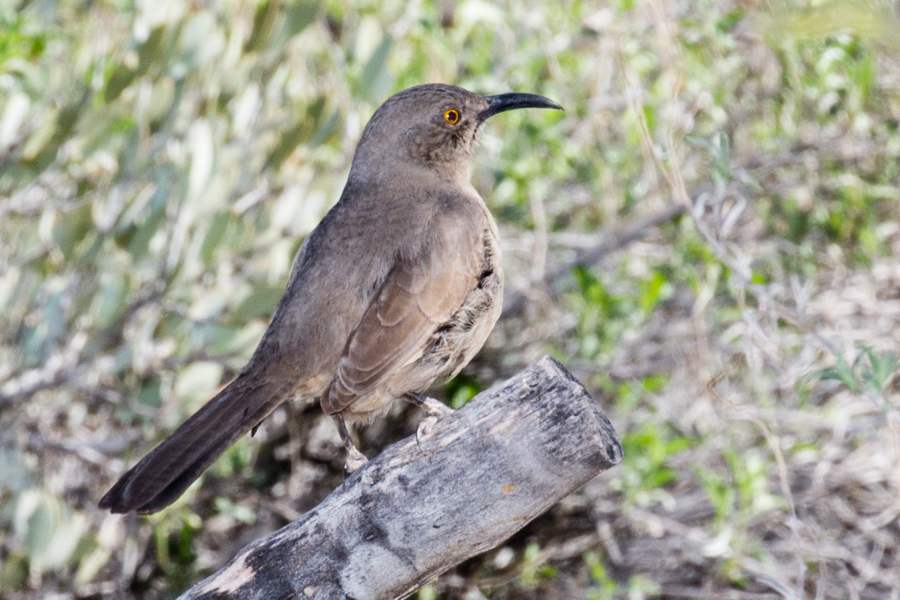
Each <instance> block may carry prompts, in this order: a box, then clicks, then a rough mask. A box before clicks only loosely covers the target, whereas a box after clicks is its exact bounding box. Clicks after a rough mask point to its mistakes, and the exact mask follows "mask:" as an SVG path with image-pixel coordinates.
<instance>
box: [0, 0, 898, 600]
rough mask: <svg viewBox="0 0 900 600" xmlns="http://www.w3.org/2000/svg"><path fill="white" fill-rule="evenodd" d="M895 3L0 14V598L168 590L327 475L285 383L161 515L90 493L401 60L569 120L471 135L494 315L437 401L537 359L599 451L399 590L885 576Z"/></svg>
mask: <svg viewBox="0 0 900 600" xmlns="http://www.w3.org/2000/svg"><path fill="white" fill-rule="evenodd" d="M898 18H900V7H898V5H897V4H896V2H888V1H881V2H879V1H877V0H872V1H870V2H864V1H862V0H860V1H850V0H845V1H831V2H829V1H811V2H808V3H807V2H788V1H785V0H769V1H768V2H761V1H757V0H726V1H723V2H711V1H708V0H700V1H687V0H610V1H608V2H607V1H601V0H581V1H579V0H574V1H564V2H551V1H547V0H509V1H507V2H503V3H492V2H488V1H487V0H462V1H455V0H413V1H411V2H407V1H398V0H384V1H381V2H375V1H363V2H356V3H351V2H347V1H345V0H299V1H297V2H290V1H281V0H263V1H261V2H257V1H254V0H247V1H245V0H222V1H221V2H217V3H204V2H190V1H187V0H156V1H153V2H150V1H145V2H137V3H131V2H127V1H124V0H97V1H81V0H59V1H54V0H33V1H28V0H24V1H23V0H0V597H2V598H9V599H25V598H59V599H63V598H148V599H150V598H153V599H155V598H174V597H176V596H177V595H178V594H179V593H180V592H181V591H183V590H184V589H186V588H187V587H188V586H189V585H190V584H191V583H193V582H195V581H197V580H198V579H199V578H201V577H203V576H204V575H206V574H209V573H211V572H212V571H214V570H215V569H217V568H218V567H220V566H221V565H223V564H224V562H225V561H227V559H228V558H229V557H230V556H231V555H232V554H233V553H234V552H235V551H236V550H238V549H239V548H240V547H241V546H243V545H244V544H246V543H248V542H249V541H251V540H253V539H255V538H257V537H259V536H261V535H264V534H265V533H267V532H270V531H272V530H274V529H276V528H278V527H280V526H281V525H283V524H285V523H286V522H287V521H289V520H291V519H293V518H296V517H297V516H298V515H300V514H302V512H303V511H305V510H308V509H309V508H310V507H312V506H314V505H315V504H316V503H317V502H318V501H320V500H321V499H322V498H323V497H324V496H325V495H327V494H328V492H329V491H330V490H331V489H333V488H334V487H335V486H336V485H338V484H339V483H340V481H341V472H340V466H341V464H342V460H343V454H342V452H341V451H340V444H339V442H338V440H337V436H336V433H335V432H334V431H333V429H332V426H331V424H330V422H329V421H328V420H327V419H325V418H324V417H323V416H322V415H321V412H320V411H319V410H318V409H317V408H316V407H301V406H288V407H283V408H282V409H279V411H278V412H276V413H275V414H274V415H273V416H272V417H271V418H270V419H269V420H268V421H267V422H266V423H265V425H264V426H263V428H262V429H261V430H260V432H259V434H257V436H256V437H255V438H254V439H252V440H251V439H250V438H249V437H247V438H245V439H243V440H241V441H240V442H239V443H238V444H237V445H236V446H235V447H233V448H232V449H231V450H229V451H228V453H227V454H226V455H225V456H224V457H223V458H222V459H221V460H220V461H219V462H218V463H216V465H215V466H214V467H213V468H212V469H211V470H210V472H208V473H207V474H206V476H205V477H204V478H203V480H202V481H201V484H200V485H195V486H194V487H192V488H191V489H190V490H189V492H188V493H187V494H186V495H185V496H184V497H183V498H182V499H181V500H180V501H179V502H178V503H177V504H176V505H175V506H173V507H171V508H170V509H168V510H166V511H164V512H162V513H161V514H157V515H154V516H152V517H150V518H137V517H134V516H128V517H121V516H111V515H108V514H105V513H103V512H101V511H99V510H98V509H97V508H96V502H97V500H98V499H99V498H100V496H101V495H102V493H103V491H105V489H106V488H107V487H108V486H109V485H110V484H111V483H112V482H113V481H114V480H115V479H116V478H117V477H118V476H119V475H120V474H121V473H122V472H123V471H124V470H125V468H126V467H127V466H128V465H130V464H132V463H133V461H135V460H136V459H137V458H139V457H140V456H141V455H143V454H144V453H145V452H146V451H148V450H149V449H150V448H151V447H152V446H153V445H154V444H155V443H156V442H158V441H159V440H161V439H162V438H163V437H164V436H165V435H166V434H167V433H168V432H170V431H171V430H172V429H173V428H174V427H176V426H177V425H178V424H179V423H180V422H181V421H182V420H183V419H184V418H185V417H186V416H187V415H189V414H190V413H192V412H193V411H194V410H196V409H197V408H198V407H199V406H200V405H201V404H202V403H203V402H204V401H205V400H206V399H207V398H208V397H209V396H210V395H211V394H212V393H213V391H214V390H215V389H216V388H217V387H218V386H220V385H222V384H223V383H225V382H227V381H228V380H229V379H230V378H231V377H233V376H234V375H235V374H236V373H237V372H238V370H239V369H240V368H241V366H242V365H243V364H244V361H246V359H247V358H248V357H249V356H250V353H251V352H252V350H253V349H254V347H255V344H256V342H257V341H258V339H259V338H260V336H261V334H262V332H263V330H264V328H265V326H266V324H267V319H268V317H269V316H270V315H271V312H272V310H273V308H274V306H275V303H276V302H277V300H278V298H279V297H280V295H281V293H282V290H283V286H284V285H285V282H286V280H287V276H288V272H289V269H290V265H291V262H292V260H293V256H294V254H295V252H296V251H297V249H298V248H299V246H300V244H301V242H302V240H303V238H304V236H305V235H306V234H308V233H309V232H310V231H311V230H312V228H313V227H314V226H315V224H316V223H317V222H318V220H319V219H320V218H321V217H322V216H323V215H324V213H325V212H326V211H327V210H328V208H329V207H330V206H331V205H332V204H333V203H334V202H335V201H336V200H337V198H338V196H339V194H340V191H341V189H342V186H343V183H344V179H345V177H346V173H347V170H348V168H349V160H350V158H351V156H352V151H353V148H354V146H355V143H356V140H357V139H358V137H359V135H360V132H361V130H362V127H363V126H364V125H365V122H366V121H367V119H368V117H369V116H370V115H371V114H372V112H373V111H374V110H375V108H377V106H378V104H379V103H380V102H381V101H383V100H384V99H385V98H386V97H387V96H389V95H390V94H391V93H393V92H395V91H398V90H400V89H402V88H405V87H408V86H412V85H415V84H419V83H424V82H447V83H453V84H457V85H461V86H463V87H466V88H469V89H472V90H474V91H478V92H481V93H485V94H489V93H501V92H506V91H520V92H535V93H541V94H544V95H547V96H549V97H551V98H553V99H555V100H557V101H559V102H560V103H561V104H562V105H563V106H565V107H566V112H565V113H564V114H547V113H544V112H539V111H523V112H520V113H510V114H507V115H504V116H503V117H501V118H497V119H494V120H492V121H491V122H490V124H489V126H488V127H486V128H485V133H484V135H483V137H482V143H481V146H480V148H479V150H478V154H477V158H476V160H475V161H474V166H473V169H472V178H473V182H474V184H475V186H476V187H477V188H478V189H479V190H480V191H481V193H482V195H483V196H484V197H485V198H486V199H487V201H488V204H489V206H490V207H491V209H492V210H493V212H494V214H495V216H496V217H497V220H498V222H499V224H500V228H501V234H502V236H503V242H504V252H505V266H506V270H507V281H508V285H507V310H506V311H505V315H504V317H503V319H502V320H501V323H500V325H498V328H497V330H496V331H495V332H494V334H493V335H492V337H491V339H490V340H489V342H488V345H487V347H486V348H485V350H484V351H482V353H481V354H480V355H479V357H478V358H477V359H476V360H475V362H473V364H472V365H470V367H469V368H467V369H466V371H465V372H464V373H463V375H461V376H460V377H459V378H457V379H456V380H454V381H453V382H451V383H450V384H448V385H447V386H446V387H445V388H444V389H442V390H436V391H435V393H436V394H438V395H443V397H445V398H446V399H447V400H448V401H449V402H451V403H452V404H453V405H454V406H460V405H462V404H463V403H464V402H465V401H466V400H468V399H469V398H471V396H472V395H474V394H475V393H477V391H478V390H480V389H482V388H485V387H487V386H489V385H491V384H493V383H494V382H496V381H500V380H503V379H505V378H507V377H508V376H510V375H511V374H513V373H515V372H516V371H518V370H520V369H521V368H523V367H524V366H526V365H527V364H529V363H531V362H532V361H533V360H535V359H536V358H538V357H539V356H541V355H542V354H545V353H551V354H553V355H554V356H556V357H557V358H559V359H560V360H561V361H562V362H563V363H564V364H566V365H567V366H568V367H569V368H570V369H572V370H573V372H574V373H575V374H576V375H577V376H578V377H579V378H580V379H581V380H582V381H583V382H584V383H585V384H586V385H587V386H588V388H589V389H590V390H591V392H592V393H594V394H595V396H596V397H597V399H598V401H600V402H602V404H603V406H604V407H605V409H606V410H607V411H608V413H609V414H610V416H611V418H612V421H613V423H614V424H615V426H616V428H617V430H618V431H619V432H620V434H621V435H622V436H623V440H624V443H625V447H626V458H625V461H624V462H623V464H621V465H620V466H619V467H617V468H616V469H613V470H612V471H610V472H608V473H605V474H603V475H602V476H601V477H599V478H598V479H597V480H595V481H594V482H591V483H590V484H589V485H587V486H586V487H585V488H584V489H582V490H579V491H578V492H577V493H575V494H573V495H572V496H571V497H570V498H568V499H567V500H565V501H564V502H562V503H560V504H559V505H558V506H556V507H554V508H553V509H552V510H551V511H550V512H548V513H547V514H546V515H545V516H543V517H541V518H540V519H538V520H537V521H535V522H534V523H532V524H530V525H529V526H528V527H526V529H524V530H523V531H522V532H521V533H519V534H517V535H516V536H515V537H514V538H513V539H511V540H510V541H509V542H508V543H506V544H504V545H503V546H502V547H501V548H498V549H496V550H494V551H491V552H489V553H487V554H485V555H482V556H479V557H476V558H474V559H472V560H470V561H467V562H466V563H464V564H463V565H460V566H459V567H458V568H456V569H454V570H453V571H451V572H449V573H447V574H445V575H444V576H442V577H441V578H440V579H439V580H438V581H437V582H436V583H434V584H432V585H429V586H428V587H427V588H425V589H423V590H421V591H420V592H419V594H418V597H419V598H421V599H423V600H434V599H437V598H442V599H455V598H459V599H465V600H477V599H480V598H491V599H513V598H559V599H567V600H568V599H573V598H585V599H591V600H605V599H613V598H629V599H633V598H634V599H636V598H734V599H759V600H763V599H780V598H788V599H796V598H816V599H820V598H822V599H824V598H828V599H831V598H835V599H838V598H840V599H845V598H873V599H876V598H877V599H884V598H898V597H900V523H898V515H900V381H898V379H900V378H898V351H900V261H898V258H897V256H898V252H900V131H898V121H900V57H898V53H900V42H898V40H900V21H898ZM419 417H420V415H418V414H416V413H415V411H413V410H412V409H410V408H408V407H405V406H397V407H396V411H395V413H394V414H393V415H392V416H391V417H390V418H388V419H385V420H384V421H383V422H379V423H378V424H375V425H373V426H372V427H370V428H368V429H366V430H365V431H363V432H361V433H362V444H363V449H364V451H366V452H368V453H369V454H370V455H371V454H373V453H376V452H378V451H379V450H380V449H381V448H383V447H384V446H385V445H387V444H389V443H390V442H392V441H395V440H397V439H399V438H400V437H401V436H404V435H408V434H410V433H411V432H412V431H414V427H415V423H416V421H417V419H418V418H419Z"/></svg>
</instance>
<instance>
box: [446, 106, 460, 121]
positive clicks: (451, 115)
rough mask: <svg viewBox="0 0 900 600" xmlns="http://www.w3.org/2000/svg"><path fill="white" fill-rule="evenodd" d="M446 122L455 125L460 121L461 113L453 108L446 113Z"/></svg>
mask: <svg viewBox="0 0 900 600" xmlns="http://www.w3.org/2000/svg"><path fill="white" fill-rule="evenodd" d="M444 120H445V121H447V122H448V123H450V124H451V125H453V124H455V123H456V122H457V121H459V112H458V111H456V110H454V109H452V108H451V109H450V110H448V111H447V112H445V113H444Z"/></svg>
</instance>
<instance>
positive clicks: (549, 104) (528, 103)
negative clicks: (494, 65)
mask: <svg viewBox="0 0 900 600" xmlns="http://www.w3.org/2000/svg"><path fill="white" fill-rule="evenodd" d="M484 99H485V100H487V103H488V106H487V108H486V109H484V110H483V111H481V112H480V113H478V120H479V121H484V120H485V119H488V118H490V117H493V116H494V115H496V114H497V113H502V112H506V111H508V110H515V109H517V108H554V109H556V110H562V109H563V107H562V106H560V105H559V104H557V103H556V102H554V101H553V100H551V99H550V98H544V97H543V96H538V95H537V94H500V95H499V96H485V97H484Z"/></svg>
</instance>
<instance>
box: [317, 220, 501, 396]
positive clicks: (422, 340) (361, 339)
mask: <svg viewBox="0 0 900 600" xmlns="http://www.w3.org/2000/svg"><path fill="white" fill-rule="evenodd" d="M468 216H469V217H470V218H465V215H464V214H453V213H451V214H445V215H443V216H442V218H440V219H437V220H436V221H435V222H434V223H433V224H432V226H431V227H430V228H429V232H428V234H427V235H426V236H424V237H425V239H426V241H427V243H426V244H425V245H424V247H423V248H422V250H421V251H419V252H418V253H416V254H415V255H412V256H403V254H402V253H401V254H400V255H398V257H397V259H396V261H395V263H394V265H393V267H392V269H391V271H390V272H389V273H388V276H387V278H386V279H385V281H384V284H383V285H382V286H381V288H380V289H379V291H378V292H377V293H376V294H375V296H374V297H373V300H372V303H371V304H370V305H369V307H368V308H367V309H366V312H365V313H364V314H363V317H362V319H361V320H360V322H359V325H358V326H357V327H356V330H355V331H354V332H353V334H352V335H351V336H350V339H349V340H348V342H347V345H346V347H345V349H344V353H343V355H342V357H341V359H340V362H339V363H338V367H337V371H336V372H335V376H334V379H333V380H332V383H331V386H330V387H329V389H328V391H327V392H326V393H325V394H324V395H323V396H322V398H321V404H322V408H323V410H324V411H325V412H326V413H328V414H334V413H337V412H340V411H341V410H343V409H345V408H347V407H348V406H349V405H350V404H352V403H353V401H354V400H356V399H357V398H359V397H360V396H364V395H365V394H367V393H368V392H370V391H372V390H374V389H375V388H377V387H378V386H379V385H380V384H382V383H384V382H385V381H386V380H387V379H388V378H389V377H390V376H391V375H393V374H394V373H395V372H396V370H397V369H398V368H400V367H402V366H403V365H406V364H408V363H409V362H411V361H414V360H416V359H418V358H419V357H420V356H421V355H422V352H423V351H424V350H425V345H426V343H427V342H428V339H429V338H430V337H431V336H432V335H433V334H434V333H435V331H437V329H438V328H439V327H440V326H441V325H443V324H445V323H446V322H447V321H449V320H450V317H451V316H452V315H453V313H455V312H456V311H457V309H459V308H460V307H461V306H462V304H463V301H464V300H465V298H466V295H468V294H469V292H471V291H472V290H474V289H475V287H476V286H477V285H478V276H479V274H480V271H481V267H482V262H483V258H484V228H483V226H482V223H481V220H480V219H478V220H474V221H473V219H472V218H471V213H469V215H468Z"/></svg>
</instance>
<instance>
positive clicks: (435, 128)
mask: <svg viewBox="0 0 900 600" xmlns="http://www.w3.org/2000/svg"><path fill="white" fill-rule="evenodd" d="M516 108H554V109H558V110H562V107H561V106H560V105H559V104H557V103H556V102H553V101H552V100H550V99H548V98H544V97H543V96H538V95H536V94H500V95H498V96H479V95H478V94H473V93H472V92H469V91H467V90H464V89H462V88H458V87H454V86H451V85H443V84H429V85H420V86H416V87H411V88H408V89H406V90H403V91H402V92H399V93H397V94H395V95H394V96H391V97H390V98H388V99H387V100H386V101H385V102H384V104H382V105H381V107H380V108H379V109H378V110H377V111H375V114H374V115H372V118H371V120H370V121H369V123H368V125H366V128H365V130H364V131H363V134H362V138H361V139H360V142H359V146H358V147H357V150H356V156H355V157H354V161H353V162H354V166H353V168H354V169H357V170H359V169H363V170H367V171H368V170H369V169H370V165H369V163H371V166H374V165H375V164H378V165H379V166H380V168H386V167H388V166H389V165H390V164H398V165H403V164H406V165H414V166H416V167H425V168H431V169H435V170H437V171H439V172H443V173H446V174H448V175H459V174H463V175H464V174H465V172H466V168H467V167H468V164H469V157H470V156H471V155H472V148H473V146H474V143H475V140H476V138H477V136H478V130H479V129H480V128H481V125H482V124H483V123H484V122H485V121H486V120H487V119H488V118H489V117H492V116H493V115H496V114H498V113H501V112H504V111H507V110H513V109H516Z"/></svg>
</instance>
